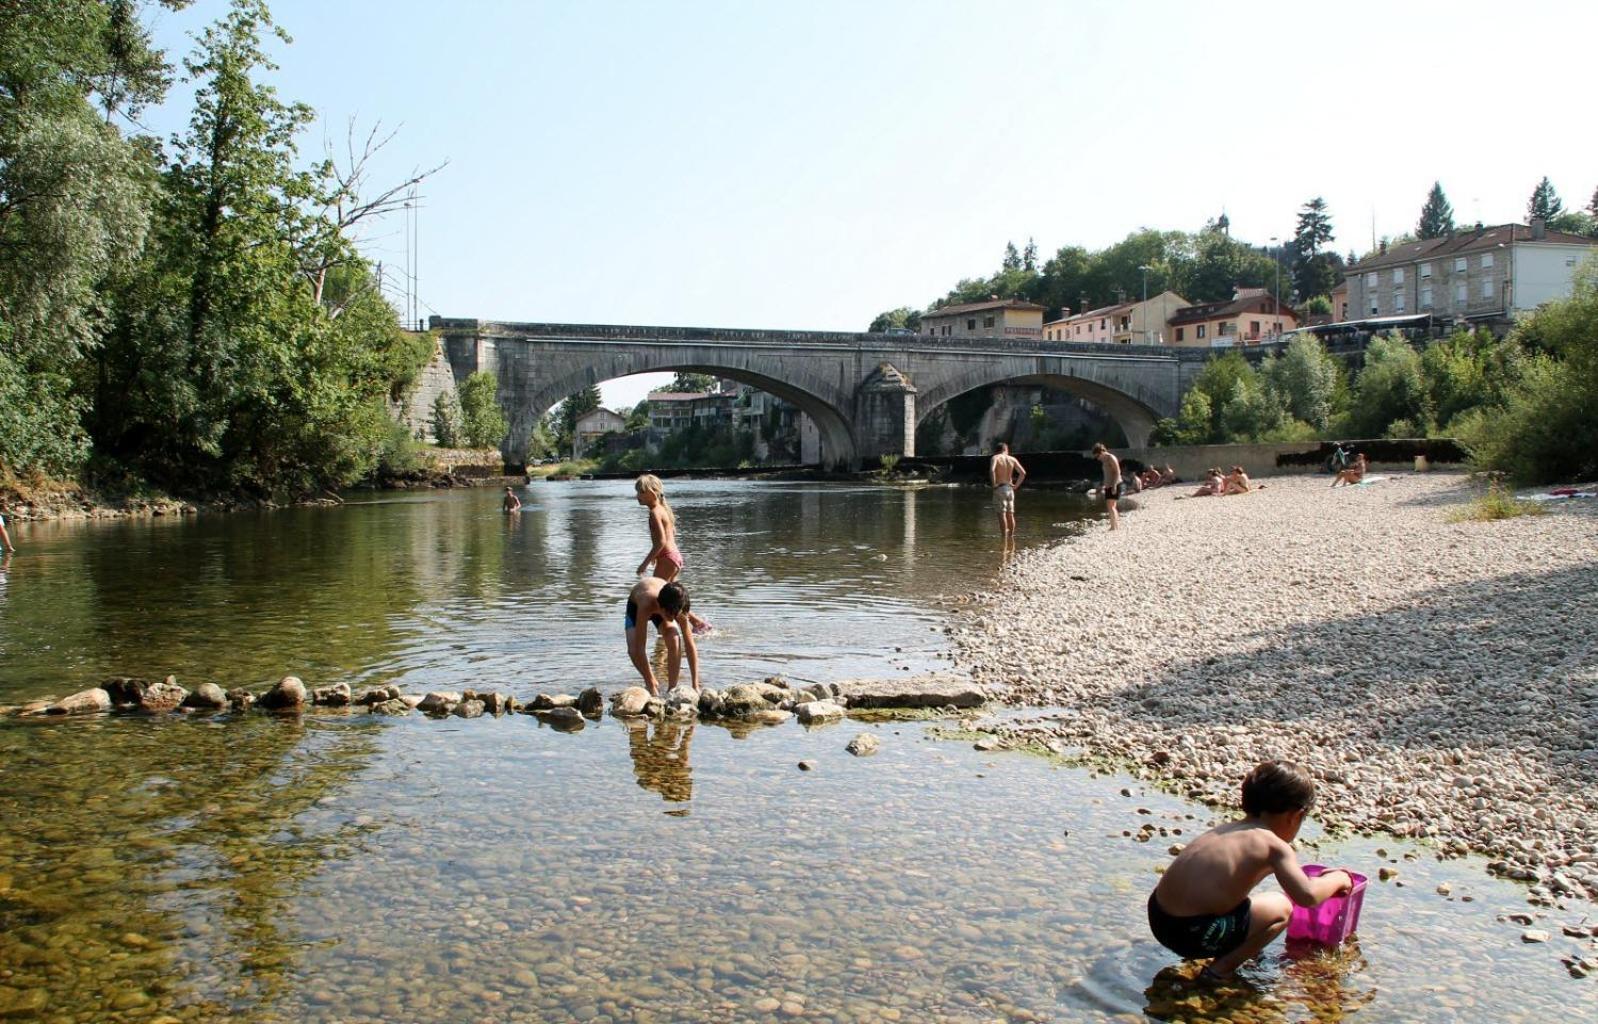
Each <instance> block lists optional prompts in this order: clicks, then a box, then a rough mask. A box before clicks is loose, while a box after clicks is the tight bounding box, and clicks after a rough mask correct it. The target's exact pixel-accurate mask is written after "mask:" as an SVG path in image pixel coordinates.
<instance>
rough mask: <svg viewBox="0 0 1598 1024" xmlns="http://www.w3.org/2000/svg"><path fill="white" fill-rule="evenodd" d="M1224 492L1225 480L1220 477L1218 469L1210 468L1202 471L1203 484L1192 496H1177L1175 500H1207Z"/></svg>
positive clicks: (1216, 467) (1215, 467)
mask: <svg viewBox="0 0 1598 1024" xmlns="http://www.w3.org/2000/svg"><path fill="white" fill-rule="evenodd" d="M1225 490H1226V478H1225V477H1224V476H1222V475H1221V470H1220V467H1218V466H1211V467H1210V468H1209V469H1207V470H1205V471H1204V482H1203V483H1201V484H1199V487H1198V490H1196V491H1194V492H1193V493H1192V494H1178V495H1177V498H1178V499H1181V498H1208V497H1210V496H1212V495H1219V494H1221V493H1222V492H1223V491H1225Z"/></svg>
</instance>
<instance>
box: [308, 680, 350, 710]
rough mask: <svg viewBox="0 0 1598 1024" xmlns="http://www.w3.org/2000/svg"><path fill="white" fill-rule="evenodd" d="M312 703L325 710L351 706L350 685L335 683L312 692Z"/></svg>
mask: <svg viewBox="0 0 1598 1024" xmlns="http://www.w3.org/2000/svg"><path fill="white" fill-rule="evenodd" d="M311 703H313V704H317V705H320V706H321V707H324V708H343V707H349V704H350V684H349V683H334V684H333V685H332V686H321V687H318V688H317V689H315V690H313V691H311Z"/></svg>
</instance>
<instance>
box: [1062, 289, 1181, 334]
mask: <svg viewBox="0 0 1598 1024" xmlns="http://www.w3.org/2000/svg"><path fill="white" fill-rule="evenodd" d="M1186 305H1188V301H1187V300H1186V299H1184V298H1182V296H1180V295H1178V294H1176V293H1175V292H1172V291H1164V292H1161V293H1160V294H1158V295H1154V296H1151V297H1150V298H1148V299H1147V300H1145V301H1143V302H1121V303H1117V304H1116V305H1113V306H1102V307H1100V308H1098V309H1090V310H1088V311H1087V312H1085V313H1078V314H1077V315H1076V316H1065V317H1062V318H1061V319H1059V320H1051V321H1049V322H1048V323H1046V324H1044V325H1043V338H1044V340H1045V341H1080V342H1085V343H1087V344H1103V345H1163V344H1165V337H1166V329H1165V324H1166V321H1167V320H1169V319H1170V318H1171V317H1172V316H1174V315H1175V314H1176V311H1177V310H1178V309H1181V308H1182V307H1183V306H1186Z"/></svg>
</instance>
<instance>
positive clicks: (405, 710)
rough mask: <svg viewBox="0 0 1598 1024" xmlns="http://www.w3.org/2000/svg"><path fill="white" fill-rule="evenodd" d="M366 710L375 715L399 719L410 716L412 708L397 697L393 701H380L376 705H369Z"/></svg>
mask: <svg viewBox="0 0 1598 1024" xmlns="http://www.w3.org/2000/svg"><path fill="white" fill-rule="evenodd" d="M366 710H367V711H369V712H370V713H372V714H374V715H393V716H395V717H398V716H400V715H408V714H410V713H411V706H410V705H409V704H407V703H405V702H404V701H402V700H400V699H399V698H397V697H396V698H394V699H393V700H384V701H378V702H377V703H376V704H372V705H368V707H367V709H366Z"/></svg>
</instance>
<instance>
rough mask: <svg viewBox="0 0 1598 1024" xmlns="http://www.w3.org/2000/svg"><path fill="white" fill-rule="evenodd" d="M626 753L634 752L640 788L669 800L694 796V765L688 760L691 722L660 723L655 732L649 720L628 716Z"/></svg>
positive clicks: (634, 763) (633, 756)
mask: <svg viewBox="0 0 1598 1024" xmlns="http://www.w3.org/2000/svg"><path fill="white" fill-rule="evenodd" d="M624 722H625V724H626V726H627V753H628V754H630V755H632V759H633V774H634V775H635V776H637V778H638V785H639V787H640V788H641V789H647V790H651V791H653V792H656V793H659V794H660V795H661V797H662V798H663V799H664V800H666V801H667V802H668V803H685V802H687V801H689V800H691V799H693V795H694V780H693V768H692V767H690V765H689V763H688V745H689V742H690V741H691V740H692V739H693V738H694V727H693V723H691V722H659V723H656V724H655V727H654V733H653V734H651V733H650V728H649V723H647V722H643V721H638V720H636V719H625V720H624Z"/></svg>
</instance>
